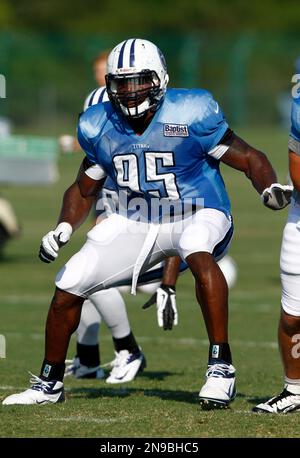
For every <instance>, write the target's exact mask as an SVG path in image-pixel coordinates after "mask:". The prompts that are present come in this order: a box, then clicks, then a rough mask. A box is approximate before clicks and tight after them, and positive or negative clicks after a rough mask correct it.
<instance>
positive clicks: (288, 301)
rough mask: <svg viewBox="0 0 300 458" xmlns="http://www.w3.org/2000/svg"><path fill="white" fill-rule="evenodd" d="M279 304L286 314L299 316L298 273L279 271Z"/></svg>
mask: <svg viewBox="0 0 300 458" xmlns="http://www.w3.org/2000/svg"><path fill="white" fill-rule="evenodd" d="M281 284H282V295H281V306H282V309H283V311H284V313H285V314H286V316H287V320H288V316H291V317H294V318H297V317H298V318H300V275H291V274H288V273H286V272H281Z"/></svg>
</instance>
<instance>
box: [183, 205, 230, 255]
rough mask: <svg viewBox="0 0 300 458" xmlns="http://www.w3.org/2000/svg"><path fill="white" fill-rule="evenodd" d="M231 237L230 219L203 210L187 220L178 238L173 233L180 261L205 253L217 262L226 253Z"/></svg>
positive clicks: (221, 214) (218, 212) (207, 209)
mask: <svg viewBox="0 0 300 458" xmlns="http://www.w3.org/2000/svg"><path fill="white" fill-rule="evenodd" d="M175 229H176V227H175ZM232 235H233V224H232V220H231V217H228V216H226V215H225V214H224V213H223V212H221V211H219V210H215V209H211V208H205V209H202V210H199V211H198V212H197V213H195V214H194V215H193V216H191V217H190V218H188V220H187V221H186V223H185V225H184V227H183V230H182V232H181V233H180V234H179V236H178V234H176V233H174V244H175V245H176V248H177V250H178V253H179V255H180V256H181V257H182V259H186V258H187V257H188V256H189V255H190V254H193V253H197V252H207V253H210V254H212V255H213V256H214V258H215V259H216V260H219V259H221V258H222V256H224V255H225V254H226V252H227V251H228V247H229V244H230V242H231V239H232Z"/></svg>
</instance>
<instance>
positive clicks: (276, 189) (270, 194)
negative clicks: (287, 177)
mask: <svg viewBox="0 0 300 458" xmlns="http://www.w3.org/2000/svg"><path fill="white" fill-rule="evenodd" d="M292 192H293V186H289V185H282V184H280V183H273V184H272V185H271V186H270V187H269V188H266V189H265V190H264V191H263V192H262V194H261V196H260V197H261V200H262V201H263V204H264V205H265V206H266V207H269V208H271V209H272V210H281V209H282V208H285V207H286V206H287V205H289V203H290V202H291V197H292Z"/></svg>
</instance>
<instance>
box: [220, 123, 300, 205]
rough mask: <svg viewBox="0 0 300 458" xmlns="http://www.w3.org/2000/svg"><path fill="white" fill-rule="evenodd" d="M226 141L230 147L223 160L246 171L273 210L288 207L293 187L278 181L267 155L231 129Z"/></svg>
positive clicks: (264, 200) (235, 167)
mask: <svg viewBox="0 0 300 458" xmlns="http://www.w3.org/2000/svg"><path fill="white" fill-rule="evenodd" d="M226 142H227V145H229V148H228V149H227V151H226V152H225V153H224V154H223V156H222V157H221V161H222V162H224V164H227V165H229V166H230V167H232V168H234V169H236V170H240V171H242V172H244V173H245V175H246V176H247V177H248V178H249V179H250V180H251V182H252V184H253V186H254V188H255V189H256V190H257V192H258V193H259V194H260V195H261V198H262V201H263V203H264V205H266V206H267V207H269V208H271V209H272V210H281V209H282V208H284V207H286V206H287V205H288V204H289V203H290V200H291V194H292V187H291V186H287V185H281V184H279V183H277V176H276V173H275V171H274V169H273V167H272V165H271V164H270V162H269V160H268V158H267V156H266V155H265V154H264V153H262V152H261V151H259V150H257V149H255V148H253V147H252V146H250V145H248V143H246V142H245V141H244V140H242V139H241V138H240V137H238V136H237V135H235V134H234V133H233V132H232V131H230V130H229V131H228V133H227V138H225V140H224V143H226ZM222 143H223V141H222Z"/></svg>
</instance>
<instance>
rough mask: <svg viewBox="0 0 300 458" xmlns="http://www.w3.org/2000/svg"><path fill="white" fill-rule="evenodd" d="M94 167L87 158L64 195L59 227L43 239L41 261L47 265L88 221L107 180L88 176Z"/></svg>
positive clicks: (40, 253) (40, 252)
mask: <svg viewBox="0 0 300 458" xmlns="http://www.w3.org/2000/svg"><path fill="white" fill-rule="evenodd" d="M92 167H94V165H93V164H89V162H88V160H87V159H86V158H85V159H84V160H83V162H82V164H81V166H80V168H79V171H78V175H77V178H76V180H75V181H74V183H73V184H72V185H71V186H70V187H69V188H68V189H67V190H66V192H65V193H64V197H63V203H62V208H61V211H60V215H59V218H58V225H57V227H56V229H55V230H53V231H50V232H48V233H47V234H46V235H45V236H44V237H43V239H42V243H41V246H40V251H39V258H40V259H41V261H43V262H46V263H49V262H51V261H54V260H55V259H56V258H57V256H58V251H59V248H60V247H61V246H63V245H65V244H66V243H67V242H68V241H69V240H70V237H71V235H72V233H73V231H75V230H76V229H77V228H78V227H79V226H81V224H82V223H83V222H84V221H85V220H86V218H87V216H88V214H89V212H90V209H91V207H92V205H93V203H94V201H95V199H96V196H97V195H98V193H99V192H100V190H101V188H102V186H103V183H104V181H105V178H101V179H99V180H98V179H93V178H91V177H90V176H89V175H88V174H87V173H88V170H89V169H90V168H92Z"/></svg>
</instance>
